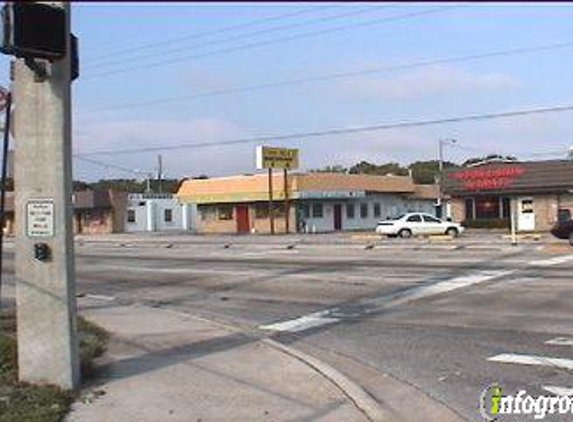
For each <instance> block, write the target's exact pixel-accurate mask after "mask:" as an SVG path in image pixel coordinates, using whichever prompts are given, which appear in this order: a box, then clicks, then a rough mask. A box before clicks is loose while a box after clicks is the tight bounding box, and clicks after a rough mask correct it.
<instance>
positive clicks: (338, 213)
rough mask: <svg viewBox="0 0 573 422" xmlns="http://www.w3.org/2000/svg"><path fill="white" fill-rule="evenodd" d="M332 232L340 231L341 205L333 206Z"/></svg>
mask: <svg viewBox="0 0 573 422" xmlns="http://www.w3.org/2000/svg"><path fill="white" fill-rule="evenodd" d="M334 230H342V205H340V204H335V205H334Z"/></svg>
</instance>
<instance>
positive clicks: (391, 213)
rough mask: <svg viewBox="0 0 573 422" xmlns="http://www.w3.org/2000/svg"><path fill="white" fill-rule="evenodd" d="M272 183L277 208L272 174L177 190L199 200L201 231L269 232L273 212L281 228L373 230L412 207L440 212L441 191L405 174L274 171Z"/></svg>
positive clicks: (184, 197)
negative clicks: (270, 189)
mask: <svg viewBox="0 0 573 422" xmlns="http://www.w3.org/2000/svg"><path fill="white" fill-rule="evenodd" d="M285 185H286V189H285ZM272 186H273V195H272V196H273V206H272V208H271V207H270V206H269V181H268V176H267V175H251V176H235V177H223V178H216V179H205V180H187V181H185V182H183V183H182V185H181V187H180V189H179V192H178V193H177V196H178V198H179V200H180V201H181V202H183V203H190V204H196V206H197V213H198V218H197V232H199V233H268V232H270V224H271V223H270V220H271V219H270V213H272V215H273V216H274V222H275V231H276V232H277V233H286V232H287V224H288V232H297V231H298V232H331V231H339V230H370V229H374V227H376V224H377V222H378V221H380V220H383V219H387V218H391V217H396V216H398V215H400V214H403V213H406V212H413V211H419V212H429V213H434V210H435V202H436V199H437V195H438V190H437V188H436V187H435V186H418V185H415V184H414V183H413V181H412V179H411V178H410V177H404V176H369V175H349V174H337V173H308V174H293V175H291V176H290V177H289V178H288V180H287V182H286V184H285V181H284V178H283V176H282V175H280V174H273V180H272ZM285 198H287V199H288V201H285ZM287 215H288V219H287ZM287 220H288V222H287Z"/></svg>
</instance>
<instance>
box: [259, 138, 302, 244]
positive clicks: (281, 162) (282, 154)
mask: <svg viewBox="0 0 573 422" xmlns="http://www.w3.org/2000/svg"><path fill="white" fill-rule="evenodd" d="M256 163H257V168H258V169H259V170H263V169H268V171H269V220H270V231H271V234H274V233H275V221H274V209H273V203H272V202H273V181H272V177H273V176H272V174H273V169H275V168H276V169H283V175H284V207H285V232H286V233H289V231H290V204H289V193H288V170H290V169H296V168H298V165H299V151H298V149H290V148H274V147H265V146H259V147H257V150H256Z"/></svg>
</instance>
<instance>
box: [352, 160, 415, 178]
mask: <svg viewBox="0 0 573 422" xmlns="http://www.w3.org/2000/svg"><path fill="white" fill-rule="evenodd" d="M348 173H350V174H373V175H379V176H384V175H387V174H394V175H396V176H407V175H408V169H407V168H404V167H402V166H400V164H398V163H385V164H381V165H377V164H373V163H369V162H367V161H361V162H360V163H358V164H355V165H354V166H352V167H350V169H349V170H348Z"/></svg>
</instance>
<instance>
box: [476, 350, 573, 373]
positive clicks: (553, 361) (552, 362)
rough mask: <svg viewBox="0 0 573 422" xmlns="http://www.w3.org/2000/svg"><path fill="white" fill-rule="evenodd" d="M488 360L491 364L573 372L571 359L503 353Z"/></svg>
mask: <svg viewBox="0 0 573 422" xmlns="http://www.w3.org/2000/svg"><path fill="white" fill-rule="evenodd" d="M487 360H488V361H490V362H498V363H514V364H518V365H535V366H548V367H551V368H559V369H566V370H569V371H573V360H571V359H561V358H552V357H545V356H534V355H518V354H513V353H502V354H500V355H497V356H492V357H490V358H488V359H487Z"/></svg>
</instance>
